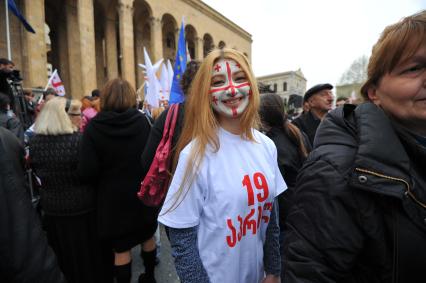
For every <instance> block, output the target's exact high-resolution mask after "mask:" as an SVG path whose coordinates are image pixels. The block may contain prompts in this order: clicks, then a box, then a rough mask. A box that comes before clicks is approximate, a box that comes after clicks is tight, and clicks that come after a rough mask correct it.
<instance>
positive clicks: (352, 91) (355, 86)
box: [336, 83, 362, 99]
mask: <svg viewBox="0 0 426 283" xmlns="http://www.w3.org/2000/svg"><path fill="white" fill-rule="evenodd" d="M361 86H362V83H352V84H344V85H337V86H336V97H346V98H350V97H351V98H352V99H360V98H361V94H360V93H361Z"/></svg>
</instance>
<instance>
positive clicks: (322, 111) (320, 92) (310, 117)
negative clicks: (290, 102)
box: [293, 84, 333, 145]
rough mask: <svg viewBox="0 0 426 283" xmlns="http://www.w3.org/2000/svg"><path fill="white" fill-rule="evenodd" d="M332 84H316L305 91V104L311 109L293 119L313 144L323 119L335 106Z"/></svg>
mask: <svg viewBox="0 0 426 283" xmlns="http://www.w3.org/2000/svg"><path fill="white" fill-rule="evenodd" d="M332 89H333V86H332V85H331V84H319V85H316V86H314V87H312V88H310V89H308V91H307V92H306V93H305V96H304V97H303V102H304V104H305V103H307V104H308V108H309V110H308V111H306V112H304V113H303V114H302V115H300V116H299V117H298V118H297V119H295V120H294V121H293V124H295V125H296V126H297V127H298V128H299V129H300V130H302V131H303V132H304V133H305V134H306V135H307V136H308V138H309V141H310V143H311V145H313V144H314V137H315V133H316V131H317V128H318V126H319V124H320V122H321V120H322V119H323V118H324V117H325V115H326V114H327V113H328V111H330V110H331V108H332V107H333V93H332V92H331V90H332Z"/></svg>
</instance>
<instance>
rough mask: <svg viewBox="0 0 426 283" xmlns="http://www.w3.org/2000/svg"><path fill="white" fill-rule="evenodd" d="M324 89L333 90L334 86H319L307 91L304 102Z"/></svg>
mask: <svg viewBox="0 0 426 283" xmlns="http://www.w3.org/2000/svg"><path fill="white" fill-rule="evenodd" d="M324 89H333V86H332V85H331V84H319V85H316V86H313V87H311V88H310V89H308V90H307V91H306V93H305V96H303V101H307V100H308V99H309V98H310V97H311V96H312V95H314V94H316V93H318V92H320V91H321V90H324Z"/></svg>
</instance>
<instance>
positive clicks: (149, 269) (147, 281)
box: [138, 249, 157, 283]
mask: <svg viewBox="0 0 426 283" xmlns="http://www.w3.org/2000/svg"><path fill="white" fill-rule="evenodd" d="M156 254H157V250H156V249H154V250H153V251H150V252H145V251H141V256H142V259H143V265H144V266H145V273H142V274H141V275H140V276H139V281H138V282H139V283H157V281H155V277H154V269H155V257H156Z"/></svg>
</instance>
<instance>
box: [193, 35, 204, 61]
mask: <svg viewBox="0 0 426 283" xmlns="http://www.w3.org/2000/svg"><path fill="white" fill-rule="evenodd" d="M195 41H196V42H195V44H196V46H195V48H196V51H195V58H196V59H197V60H203V58H204V40H203V39H202V38H200V37H197V38H196V39H195Z"/></svg>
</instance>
